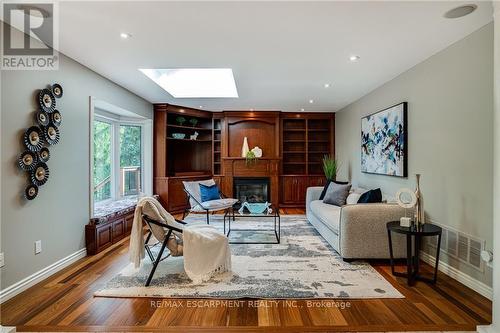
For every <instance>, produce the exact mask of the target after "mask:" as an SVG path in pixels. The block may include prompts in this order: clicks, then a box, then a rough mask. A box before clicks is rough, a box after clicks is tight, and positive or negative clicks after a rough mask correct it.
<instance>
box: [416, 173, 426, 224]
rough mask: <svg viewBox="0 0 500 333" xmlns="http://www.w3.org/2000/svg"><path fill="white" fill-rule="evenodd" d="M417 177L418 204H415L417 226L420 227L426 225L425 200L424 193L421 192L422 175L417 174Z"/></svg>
mask: <svg viewBox="0 0 500 333" xmlns="http://www.w3.org/2000/svg"><path fill="white" fill-rule="evenodd" d="M416 177H417V188H416V189H415V197H416V198H417V203H416V204H415V226H417V227H420V226H421V225H423V224H424V223H425V215H424V200H423V198H422V192H420V174H418V173H417V174H416Z"/></svg>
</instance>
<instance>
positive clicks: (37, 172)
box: [18, 83, 63, 200]
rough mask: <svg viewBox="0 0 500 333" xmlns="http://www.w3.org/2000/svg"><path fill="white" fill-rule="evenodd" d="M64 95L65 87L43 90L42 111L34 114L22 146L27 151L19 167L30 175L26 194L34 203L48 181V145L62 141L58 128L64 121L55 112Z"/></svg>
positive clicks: (40, 95) (38, 97) (41, 96)
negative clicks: (41, 188)
mask: <svg viewBox="0 0 500 333" xmlns="http://www.w3.org/2000/svg"><path fill="white" fill-rule="evenodd" d="M62 96H63V88H62V86H61V85H60V84H58V83H54V84H53V85H51V86H50V87H49V88H45V89H41V90H40V91H39V92H38V95H37V97H36V100H37V103H38V105H39V106H40V109H39V110H38V111H36V113H35V117H34V120H35V123H36V125H39V126H31V127H29V128H28V129H26V131H25V132H24V135H23V140H22V141H23V144H24V147H25V149H26V150H25V151H24V152H23V153H22V154H21V156H19V158H18V165H19V168H20V169H22V170H23V171H26V172H27V174H28V179H29V184H28V185H27V186H26V187H25V189H24V192H23V195H24V198H25V199H27V200H33V199H35V198H36V196H37V195H38V191H39V187H40V186H42V185H44V184H45V183H46V182H47V181H48V179H49V167H48V166H47V164H46V163H47V161H48V160H49V159H50V150H49V149H48V148H47V147H46V145H55V144H57V143H58V142H59V139H60V131H59V126H60V125H61V122H62V115H61V112H59V111H58V110H56V98H61V97H62Z"/></svg>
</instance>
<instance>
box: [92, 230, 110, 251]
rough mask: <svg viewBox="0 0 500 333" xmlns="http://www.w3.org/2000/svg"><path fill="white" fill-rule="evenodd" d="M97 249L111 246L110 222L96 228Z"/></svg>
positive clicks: (100, 249)
mask: <svg viewBox="0 0 500 333" xmlns="http://www.w3.org/2000/svg"><path fill="white" fill-rule="evenodd" d="M96 233H97V237H96V238H97V251H96V252H99V251H102V250H103V249H105V248H107V247H108V246H111V244H112V243H113V228H112V225H111V224H108V225H106V226H103V227H101V228H97V230H96Z"/></svg>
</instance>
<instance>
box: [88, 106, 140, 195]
mask: <svg viewBox="0 0 500 333" xmlns="http://www.w3.org/2000/svg"><path fill="white" fill-rule="evenodd" d="M94 121H100V122H103V123H106V124H109V125H111V152H112V154H111V198H110V199H107V200H110V201H113V200H120V199H122V198H124V197H125V196H122V195H121V191H120V183H121V180H120V169H121V168H120V127H121V126H136V127H140V128H141V192H143V188H144V180H145V178H144V172H142V169H143V166H144V148H145V145H144V132H145V128H144V121H136V120H121V119H120V120H114V119H110V118H109V117H103V116H102V114H101V113H100V112H99V111H98V110H96V111H95V115H94V120H93V122H94ZM93 122H92V123H93ZM92 139H93V138H92ZM92 176H93V175H92ZM92 179H93V178H92ZM92 195H93V190H92ZM103 201H104V200H103Z"/></svg>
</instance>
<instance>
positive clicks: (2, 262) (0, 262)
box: [0, 252, 5, 267]
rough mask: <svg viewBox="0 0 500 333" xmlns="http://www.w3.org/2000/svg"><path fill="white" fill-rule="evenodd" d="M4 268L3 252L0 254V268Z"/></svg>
mask: <svg viewBox="0 0 500 333" xmlns="http://www.w3.org/2000/svg"><path fill="white" fill-rule="evenodd" d="M3 266H5V261H4V256H3V252H2V253H0V267H3Z"/></svg>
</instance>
